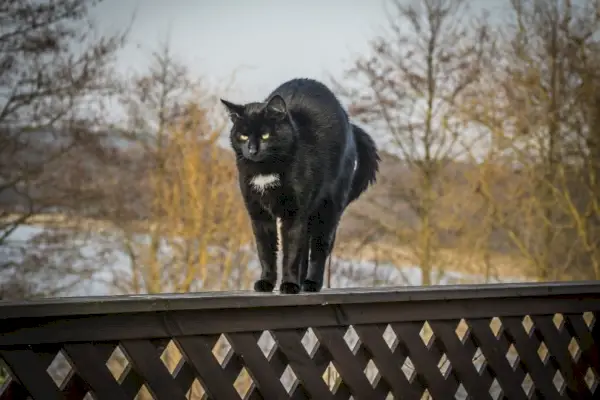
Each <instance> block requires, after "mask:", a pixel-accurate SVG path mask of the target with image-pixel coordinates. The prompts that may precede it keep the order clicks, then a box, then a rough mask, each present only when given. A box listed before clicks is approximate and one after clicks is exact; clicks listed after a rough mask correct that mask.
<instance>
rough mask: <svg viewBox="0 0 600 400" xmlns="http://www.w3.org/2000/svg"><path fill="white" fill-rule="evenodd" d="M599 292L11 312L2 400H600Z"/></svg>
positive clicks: (240, 296)
mask: <svg viewBox="0 0 600 400" xmlns="http://www.w3.org/2000/svg"><path fill="white" fill-rule="evenodd" d="M599 317H600V284H599V283H590V282H588V283H585V282H578V283H551V284H502V285H489V286H488V285H481V286H472V285H469V286H455V287H449V286H442V287H431V288H414V287H411V288H404V287H403V288H382V289H347V290H331V291H324V292H322V293H320V294H306V295H304V294H300V295H295V296H294V295H278V294H255V293H251V292H234V293H232V292H222V293H198V294H186V295H158V296H156V295H154V296H122V297H121V296H117V297H97V298H65V299H48V300H35V301H29V302H0V359H1V360H2V361H3V363H4V365H5V368H6V376H5V378H4V384H3V386H2V389H0V399H2V400H6V399H28V398H33V399H44V400H45V399H49V400H50V399H84V398H85V399H93V398H95V399H107V400H119V399H133V398H143V397H147V398H156V399H169V400H171V399H173V400H175V399H186V398H188V399H191V398H194V399H195V398H198V399H200V398H209V399H235V398H240V397H241V398H247V399H261V398H264V399H268V400H271V399H287V398H292V399H306V398H313V399H334V398H335V399H349V398H353V399H357V400H362V399H365V400H371V399H386V398H395V399H421V398H426V397H427V396H430V397H431V398H434V399H454V398H470V399H476V400H484V399H498V398H507V399H527V398H539V399H558V398H570V399H592V398H600V388H599V380H600V378H599V377H600V322H599V321H598V318H599Z"/></svg>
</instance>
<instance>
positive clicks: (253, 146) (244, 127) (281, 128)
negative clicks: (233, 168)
mask: <svg viewBox="0 0 600 400" xmlns="http://www.w3.org/2000/svg"><path fill="white" fill-rule="evenodd" d="M221 103H223V105H224V106H225V108H226V109H227V112H228V114H229V117H230V118H231V121H232V122H233V128H231V134H230V139H231V146H232V147H233V150H234V151H235V153H236V155H237V156H238V157H241V158H243V159H246V160H250V161H254V162H269V161H281V160H283V159H284V158H285V157H286V156H287V155H289V154H290V151H291V148H292V146H293V144H294V143H295V140H296V129H295V128H294V123H293V120H292V118H291V116H290V114H289V112H288V108H287V105H286V103H285V100H284V99H283V98H282V97H281V96H279V95H275V96H273V97H271V98H270V99H269V100H268V101H266V102H263V103H248V104H234V103H231V102H229V101H227V100H223V99H221Z"/></svg>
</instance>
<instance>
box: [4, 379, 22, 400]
mask: <svg viewBox="0 0 600 400" xmlns="http://www.w3.org/2000/svg"><path fill="white" fill-rule="evenodd" d="M27 397H29V392H28V391H27V389H25V387H24V386H23V385H21V383H20V382H18V381H16V380H15V379H14V378H13V377H11V376H9V377H8V378H7V379H6V381H5V382H4V384H2V386H0V400H21V399H22V400H25V399H27Z"/></svg>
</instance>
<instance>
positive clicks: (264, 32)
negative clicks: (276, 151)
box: [95, 0, 508, 101]
mask: <svg viewBox="0 0 600 400" xmlns="http://www.w3.org/2000/svg"><path fill="white" fill-rule="evenodd" d="M473 3H476V5H477V6H486V7H488V6H494V5H498V4H503V3H508V0H473ZM134 10H135V11H136V18H135V21H134V24H133V28H132V31H131V40H132V44H133V45H132V46H131V48H130V49H128V51H127V52H125V53H124V54H123V57H122V58H121V60H120V66H121V67H122V68H136V69H137V68H140V66H143V65H144V63H145V62H147V58H145V57H146V55H147V54H148V52H149V51H150V50H152V49H155V48H156V47H157V46H158V44H159V43H160V42H161V41H164V40H165V39H166V38H167V36H168V37H169V40H170V43H171V46H172V47H171V48H172V50H173V53H174V54H175V56H176V57H177V58H178V59H180V60H182V61H183V62H185V64H186V65H187V66H188V67H189V68H191V69H192V71H193V72H194V73H196V74H198V75H201V76H203V77H205V78H208V79H209V80H211V81H213V82H219V81H222V80H223V79H226V78H228V77H230V76H231V74H232V72H233V71H234V70H236V69H237V68H240V67H242V68H243V69H241V70H240V72H239V73H238V75H237V77H236V82H238V85H237V86H236V87H235V91H234V92H233V93H232V96H234V98H233V99H234V100H236V101H250V100H257V99H262V98H263V97H265V96H266V95H267V94H268V92H270V91H271V90H272V89H274V88H275V87H276V86H277V85H279V84H280V83H282V82H283V81H284V80H287V79H290V78H293V77H312V78H316V79H322V80H326V79H327V77H328V76H329V75H330V74H331V75H334V76H339V75H340V74H341V73H342V72H343V71H344V70H345V69H347V68H348V67H349V66H350V65H351V61H352V59H353V58H355V57H356V55H357V54H360V53H364V52H365V51H366V50H367V48H368V47H367V46H368V41H369V39H370V38H372V37H374V36H375V35H376V34H377V33H378V32H380V31H381V27H382V26H384V25H385V23H386V14H385V9H384V0H303V1H292V0H246V1H244V0H105V1H104V2H102V3H101V5H100V6H99V7H98V9H97V10H96V12H95V16H96V19H97V21H98V24H99V27H100V29H102V30H104V31H108V30H111V29H120V28H122V27H123V26H125V25H126V24H127V23H129V21H130V18H131V15H132V13H133V12H134ZM138 45H139V46H141V49H142V50H136V48H135V47H134V46H138ZM144 51H145V53H144Z"/></svg>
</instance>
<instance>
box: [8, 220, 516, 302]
mask: <svg viewBox="0 0 600 400" xmlns="http://www.w3.org/2000/svg"><path fill="white" fill-rule="evenodd" d="M42 233H44V229H43V228H40V227H37V226H22V227H19V228H18V229H17V230H16V231H15V232H14V233H13V234H12V235H11V236H10V243H11V244H13V245H14V246H15V248H18V247H19V246H22V245H23V244H25V243H26V242H27V241H28V240H30V239H32V238H34V237H35V236H36V235H40V234H42ZM99 238H100V239H98V240H96V241H95V240H94V239H90V238H87V239H86V240H83V239H81V240H79V239H78V240H77V241H75V245H76V246H78V248H77V250H78V251H77V258H73V260H72V261H70V262H72V263H75V264H77V263H81V264H85V263H89V264H93V263H94V262H96V263H98V262H101V264H100V265H103V267H102V268H101V269H99V270H98V271H97V272H95V273H94V274H93V276H91V277H90V278H89V279H86V280H85V282H83V283H82V284H81V285H78V286H77V287H75V288H73V289H71V290H70V291H69V292H68V293H66V295H68V296H84V295H87V296H90V295H108V294H110V293H111V288H110V286H109V284H107V283H106V282H110V281H111V280H112V277H113V276H114V274H115V272H116V271H117V272H118V271H121V272H124V271H126V270H127V268H128V265H129V264H128V262H129V261H128V257H127V255H126V254H125V253H124V252H122V251H121V250H119V249H118V247H117V246H116V245H115V244H114V243H113V244H111V243H108V242H107V240H105V238H106V237H105V236H102V237H99ZM107 248H108V249H109V251H107ZM0 256H3V258H7V257H19V253H18V252H14V253H11V254H7V253H0ZM98 260H102V261H98ZM332 267H333V268H332V270H333V271H334V272H333V274H332V279H331V287H365V286H367V287H368V286H417V285H420V284H421V283H422V281H423V279H422V273H421V270H420V268H418V267H417V266H410V265H402V266H395V265H391V264H383V265H382V264H379V265H376V264H374V263H373V262H369V261H362V260H344V259H343V258H336V257H334V258H333V262H332ZM248 268H250V270H256V275H258V263H257V261H256V260H254V261H252V262H250V264H249V265H248ZM0 279H2V280H4V279H6V277H3V276H1V275H0ZM432 280H433V281H434V282H438V283H439V284H441V285H451V284H461V283H485V279H484V277H483V276H480V275H467V274H463V273H458V272H452V271H444V273H443V275H442V276H433V279H432ZM519 281H524V279H523V278H519V277H514V278H503V279H501V280H499V279H489V280H488V283H498V282H519Z"/></svg>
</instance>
